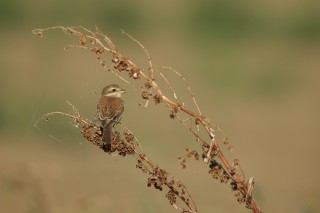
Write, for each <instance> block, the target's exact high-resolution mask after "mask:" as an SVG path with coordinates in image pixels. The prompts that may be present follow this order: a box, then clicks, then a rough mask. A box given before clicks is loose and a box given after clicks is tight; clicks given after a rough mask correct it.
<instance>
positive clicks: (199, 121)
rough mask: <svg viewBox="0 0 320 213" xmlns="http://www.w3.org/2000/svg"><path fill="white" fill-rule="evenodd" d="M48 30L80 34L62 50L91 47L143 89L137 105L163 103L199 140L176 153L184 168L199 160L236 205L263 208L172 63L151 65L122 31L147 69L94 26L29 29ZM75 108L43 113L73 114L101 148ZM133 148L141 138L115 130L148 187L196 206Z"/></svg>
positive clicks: (118, 144)
mask: <svg viewBox="0 0 320 213" xmlns="http://www.w3.org/2000/svg"><path fill="white" fill-rule="evenodd" d="M50 30H61V31H63V32H65V33H66V34H68V35H72V36H75V37H76V38H78V41H77V43H76V44H73V45H67V46H66V47H65V49H67V48H70V47H73V48H82V49H86V50H89V51H92V52H93V53H94V54H95V56H96V58H97V59H98V60H99V61H100V63H101V65H102V67H103V68H104V69H105V70H107V71H110V72H112V73H113V74H114V75H116V76H117V77H119V78H120V79H121V80H123V81H124V82H125V83H128V84H129V85H131V86H132V87H134V88H135V89H138V91H140V92H141V97H142V99H143V100H145V102H146V103H145V104H144V105H142V104H140V105H141V106H143V107H148V104H149V102H150V100H153V101H154V103H155V104H165V105H167V106H168V108H169V117H170V118H172V119H176V120H177V121H178V123H180V124H181V125H182V126H183V127H185V128H186V129H187V130H188V131H190V132H191V133H192V135H193V136H194V137H195V139H196V141H197V142H200V143H199V144H200V151H195V150H193V151H191V150H186V154H185V156H184V157H181V158H179V159H180V161H181V165H182V167H183V168H186V161H187V159H190V158H194V159H195V160H200V159H202V161H203V162H204V163H205V164H207V165H208V173H209V174H210V175H211V176H212V178H213V179H217V180H219V181H220V182H221V183H224V184H227V185H229V186H230V188H231V189H232V191H234V195H235V197H236V199H237V201H238V202H239V203H240V204H245V206H246V207H247V208H249V209H251V210H252V211H253V212H255V213H257V212H261V210H260V209H259V208H258V207H257V204H256V201H255V200H254V199H253V197H252V193H253V189H254V178H253V177H251V178H249V179H246V178H245V176H244V173H243V171H242V169H241V167H240V163H239V160H238V159H237V158H236V157H234V159H233V160H232V161H230V160H229V159H227V158H226V157H225V155H224V153H223V151H222V150H221V148H220V146H219V144H223V145H225V146H226V147H227V150H229V151H230V152H231V153H232V154H234V152H233V148H232V146H231V144H230V143H229V141H228V138H227V137H225V135H224V133H223V132H222V131H221V130H220V129H219V128H218V127H217V126H215V125H213V124H212V123H211V122H210V121H209V119H208V118H207V117H206V116H204V115H203V114H202V113H201V111H200V108H199V106H198V104H197V102H196V99H195V96H194V95H193V93H192V90H191V88H190V86H189V83H188V81H187V80H186V79H185V78H184V76H183V75H181V74H180V73H179V72H177V71H176V70H174V69H172V68H170V67H154V66H153V64H152V61H151V57H150V55H149V53H148V52H147V50H146V49H145V48H144V47H143V45H142V44H141V43H139V42H138V41H137V40H136V39H134V38H133V37H132V36H131V35H129V34H127V33H126V32H124V31H123V33H124V34H125V35H127V36H128V37H129V38H130V39H132V40H133V41H134V42H136V43H137V44H138V45H139V46H140V47H141V48H142V49H143V50H144V51H145V53H146V55H147V58H148V62H149V67H148V68H147V69H146V71H145V70H143V69H141V68H139V67H138V66H136V65H135V64H134V63H133V62H132V61H131V60H129V59H128V58H127V57H125V56H123V55H122V54H121V53H120V52H119V51H118V50H117V49H116V47H115V45H114V44H113V43H112V41H111V40H110V39H109V38H108V37H107V36H106V35H105V34H104V33H102V32H101V31H100V30H99V29H98V28H96V29H95V31H94V32H93V31H90V30H88V29H86V28H84V27H81V26H79V27H62V26H55V27H49V28H44V29H35V30H33V33H34V34H37V35H39V36H41V37H42V36H43V34H44V33H45V32H46V31H50ZM107 56H111V59H109V61H108V60H107ZM107 65H111V66H112V69H111V68H108V66H107ZM163 70H166V71H170V72H172V73H173V74H175V75H176V76H177V77H178V78H179V79H181V80H182V81H183V83H184V84H185V85H186V90H187V92H188V93H189V94H190V97H191V100H192V101H193V103H194V106H195V108H196V110H197V111H196V112H194V111H192V110H190V109H189V108H187V107H186V106H185V105H184V103H183V102H182V101H181V100H179V99H178V97H177V94H176V92H175V90H174V87H173V86H172V83H170V81H169V80H168V78H167V77H166V75H164V73H163ZM125 73H127V76H128V77H127V78H125V77H123V76H124V74H125ZM155 76H157V77H160V79H162V80H163V82H165V85H166V86H167V88H168V89H169V91H171V93H172V94H165V93H164V92H163V88H161V87H160V86H159V82H158V81H156V78H155ZM127 79H128V80H127ZM73 109H74V112H75V115H70V114H66V113H63V112H52V113H47V114H46V115H45V117H46V118H48V117H49V116H51V115H53V114H62V115H64V116H67V117H71V118H73V120H74V122H76V123H77V125H78V126H80V128H81V132H82V134H83V137H84V138H85V139H86V140H87V141H89V142H91V143H93V144H94V145H97V146H98V147H100V148H101V149H104V144H103V143H102V142H101V128H100V127H99V126H97V125H96V124H94V123H92V122H91V121H89V120H87V119H84V118H82V117H81V116H80V114H79V113H78V112H77V110H76V109H75V107H73ZM182 116H184V117H187V119H184V118H182ZM201 130H204V132H205V133H206V134H205V136H203V135H201V134H200V131H201ZM217 134H220V135H222V136H223V137H224V139H223V140H222V141H220V140H218V139H216V138H217V137H216V136H217ZM137 147H139V143H138V142H137V140H136V138H135V136H134V134H133V133H132V132H131V131H129V130H128V129H127V128H125V131H123V132H122V133H120V132H115V133H113V138H112V147H111V151H110V153H118V154H119V155H122V156H126V155H133V156H134V157H135V158H136V159H137V165H136V167H137V168H138V169H140V170H141V171H142V172H143V173H146V174H147V175H148V179H147V186H148V187H154V188H155V189H158V190H160V191H161V190H163V189H164V188H166V190H168V191H167V193H166V198H167V199H168V200H169V202H170V204H171V205H172V206H173V207H174V208H175V209H177V210H179V211H180V212H197V208H196V205H195V203H194V201H193V200H192V198H191V195H190V194H189V193H188V191H187V189H186V186H185V185H184V184H182V183H181V182H180V181H178V180H176V179H174V178H172V177H169V174H168V172H167V171H166V170H164V169H162V168H160V167H159V166H157V165H155V164H154V163H153V162H152V161H151V160H150V158H148V157H147V155H146V154H145V153H143V152H142V151H138V149H137ZM177 199H180V200H181V201H182V203H184V205H185V207H184V208H182V207H179V206H178V205H177Z"/></svg>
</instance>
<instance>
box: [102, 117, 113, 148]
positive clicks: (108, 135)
mask: <svg viewBox="0 0 320 213" xmlns="http://www.w3.org/2000/svg"><path fill="white" fill-rule="evenodd" d="M111 139H112V123H111V122H110V123H109V124H108V125H106V126H105V127H103V131H102V142H103V143H104V145H103V150H104V151H105V152H110V151H111Z"/></svg>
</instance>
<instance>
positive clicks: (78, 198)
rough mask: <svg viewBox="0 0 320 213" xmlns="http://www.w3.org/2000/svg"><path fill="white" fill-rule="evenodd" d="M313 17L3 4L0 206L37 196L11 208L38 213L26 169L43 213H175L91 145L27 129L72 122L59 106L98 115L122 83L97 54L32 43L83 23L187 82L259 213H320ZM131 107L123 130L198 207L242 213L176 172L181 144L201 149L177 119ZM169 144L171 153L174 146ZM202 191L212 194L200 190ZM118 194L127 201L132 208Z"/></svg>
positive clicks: (66, 129)
mask: <svg viewBox="0 0 320 213" xmlns="http://www.w3.org/2000/svg"><path fill="white" fill-rule="evenodd" d="M319 9H320V4H319V2H318V1H314V0H307V1H294V0H289V1H287V0H282V1H275V0H272V1H268V2H255V1H249V0H246V1H241V2H238V1H232V0H226V1H201V2H200V1H199V2H195V1H174V2H172V1H168V0H167V1H161V2H150V1H135V2H133V1H129V0H127V1H121V2H119V1H110V0H109V1H102V0H99V1H98V0H97V1H90V2H89V1H83V0H81V1H62V0H59V1H38V0H31V1H28V2H26V1H21V0H20V1H19V0H16V1H8V0H3V1H1V2H0V23H1V25H2V28H1V29H0V38H1V39H0V45H1V52H0V54H1V57H0V69H1V72H0V85H1V88H0V98H1V105H0V133H1V135H0V158H1V159H0V162H1V164H0V169H1V172H0V187H1V190H0V198H3V197H6V194H9V196H7V197H6V200H10V202H7V203H9V204H7V205H5V209H4V210H5V211H7V212H10V211H11V212H12V211H14V210H13V209H15V203H16V200H23V199H24V198H26V197H29V198H30V197H31V198H30V199H31V200H29V201H28V200H27V201H26V203H27V204H26V206H24V207H23V208H21V209H19V210H17V212H29V211H31V210H32V211H33V212H41V208H38V209H37V205H36V204H35V203H34V202H36V201H32V199H33V197H32V196H30V194H28V193H27V194H24V192H23V193H20V191H19V190H20V189H21V190H22V188H23V187H22V188H20V189H19V187H18V188H14V183H16V182H15V181H17V180H18V182H19V181H20V182H22V183H23V184H25V183H24V182H23V181H24V176H23V175H21V174H20V173H19V172H20V170H21V169H20V168H21V167H22V168H26V169H22V170H23V171H25V170H26V172H27V173H28V175H29V177H30V176H31V181H34V182H39V184H40V185H43V188H42V189H41V192H37V191H35V193H36V194H37V193H43V194H44V195H43V196H44V197H45V198H46V199H47V200H46V201H45V202H46V205H47V207H48V209H49V210H48V211H49V212H79V211H82V212H90V211H92V210H96V212H100V211H104V210H105V209H109V210H110V209H111V210H113V211H122V212H149V211H153V212H156V211H157V212H168V211H169V212H170V211H172V212H174V210H172V209H171V207H170V206H169V205H168V204H167V202H166V201H165V199H163V196H164V195H162V194H160V193H158V192H156V191H154V190H151V189H149V188H146V187H145V185H146V184H145V182H144V178H145V177H144V176H143V175H141V174H139V173H138V171H136V170H135V169H134V162H132V160H131V159H127V158H126V159H122V158H118V157H117V158H116V160H115V159H114V158H111V159H110V158H106V156H105V155H104V154H103V153H101V152H99V151H98V150H96V149H95V148H94V147H92V146H91V145H89V144H82V145H79V144H81V142H83V141H82V139H81V136H80V135H79V134H78V130H77V129H75V128H73V127H72V126H71V125H70V122H69V121H66V119H62V118H59V117H57V118H55V119H53V120H52V121H50V122H49V123H44V122H41V123H40V130H38V129H36V128H34V126H33V124H34V123H35V121H36V120H38V119H39V118H40V116H41V115H42V114H44V113H46V112H50V111H66V112H70V111H71V109H70V107H69V106H68V105H67V104H66V100H69V101H71V102H72V103H73V104H74V105H75V106H77V107H78V110H79V111H80V113H81V114H83V115H85V116H86V117H88V118H93V116H94V114H95V107H96V106H95V104H96V101H97V99H98V97H99V95H98V94H99V93H100V89H101V88H102V87H103V86H104V85H106V84H109V83H113V82H115V83H119V84H121V85H123V87H127V85H124V84H123V82H121V81H119V80H118V79H116V78H115V77H113V76H111V75H110V74H109V73H105V72H103V71H102V70H101V68H100V66H99V65H98V63H96V61H95V58H94V57H93V56H92V55H91V54H89V53H87V52H84V51H81V50H69V51H67V52H65V51H63V46H64V45H65V44H68V42H69V41H70V40H71V37H68V36H65V35H63V34H62V33H58V32H55V33H53V32H52V33H50V34H47V35H45V37H44V38H43V39H39V38H38V37H36V36H34V35H32V34H31V30H32V29H34V28H41V27H47V26H52V25H73V26H77V25H84V26H86V27H88V28H91V29H93V28H94V27H95V26H98V27H99V28H100V29H102V30H103V31H104V32H106V33H107V35H109V36H110V37H111V39H112V40H113V41H114V42H115V43H116V45H117V47H118V49H119V50H120V51H121V52H123V53H124V54H125V55H127V56H129V57H130V58H132V60H133V61H135V62H137V63H138V64H139V65H141V66H142V67H146V57H145V55H144V54H143V51H141V50H140V49H139V47H137V46H136V45H135V44H134V43H133V42H131V41H130V40H129V39H127V38H126V37H125V36H123V35H122V34H121V33H120V29H125V30H126V31H127V32H129V33H131V34H132V35H134V36H135V37H136V38H137V39H138V40H139V41H141V42H142V43H143V44H144V45H145V46H146V47H147V49H148V50H149V52H150V53H151V56H152V58H153V60H154V63H155V64H157V65H170V66H172V67H174V68H176V69H177V70H179V71H180V72H181V73H182V74H183V75H184V76H186V78H187V79H188V80H189V82H190V84H191V86H192V88H193V89H194V92H195V94H196V97H197V98H198V100H199V104H200V107H201V108H202V111H203V112H204V113H205V114H206V115H208V117H209V118H210V119H211V120H212V121H213V122H215V123H217V124H219V126H220V127H221V128H222V129H223V130H224V131H225V132H226V133H227V135H228V136H229V137H230V138H231V141H232V143H233V145H234V146H235V150H236V153H237V154H238V157H239V159H240V162H242V166H243V167H244V170H245V172H246V173H247V175H248V176H255V177H256V178H257V184H256V187H257V191H256V193H257V194H256V195H257V199H258V203H259V205H260V206H261V207H262V209H263V210H264V211H268V212H280V211H281V212H317V211H319V204H318V202H317V201H318V200H319V197H320V195H319V193H318V191H319V187H318V184H316V183H317V180H318V178H319V176H320V173H319V172H315V173H313V172H312V175H311V174H310V171H314V168H317V165H316V162H317V161H318V160H319V158H318V155H317V150H318V149H319V144H318V143H317V141H318V138H319V133H318V132H319V127H318V126H319V125H318V120H319V119H320V113H319V107H320V100H319V97H318V96H319V91H320V85H319V83H318V79H319V77H320V75H319V72H318V71H319V68H320V65H319V56H320V15H319ZM182 85H183V84H181V85H180V83H179V84H177V87H178V88H177V91H178V94H181V96H182V97H188V96H187V95H186V94H183V91H184V89H183V88H182ZM125 89H127V90H128V91H130V88H129V87H127V88H125ZM139 97H140V94H136V93H133V92H129V93H128V94H126V96H125V101H126V111H125V114H124V118H123V121H124V122H125V123H126V124H127V125H128V126H129V127H130V128H131V129H132V130H133V131H134V132H135V133H136V134H137V136H138V138H139V139H140V140H141V142H142V143H143V147H144V149H145V151H146V153H147V154H149V155H150V156H151V157H153V159H154V161H155V162H157V163H159V165H161V166H163V167H165V168H168V170H169V172H170V173H171V174H173V175H175V176H177V177H179V178H180V177H181V178H182V179H184V180H185V181H186V182H187V185H188V186H190V187H189V190H190V191H191V193H192V194H194V199H195V200H196V202H198V207H199V210H201V212H208V211H211V210H212V209H213V208H214V209H216V210H217V211H218V212H231V211H237V212H248V211H247V210H246V209H245V208H242V207H240V206H238V205H237V204H236V202H235V201H234V199H233V197H232V195H231V192H229V191H228V189H226V187H225V186H223V185H221V184H218V183H216V182H215V181H211V180H210V179H209V178H208V177H206V172H205V170H204V169H203V168H202V167H201V165H199V164H196V163H194V164H193V163H192V164H191V165H192V166H191V169H190V170H191V171H180V170H179V169H178V167H179V166H178V163H176V164H173V163H172V161H173V160H174V159H175V158H176V157H177V155H181V154H182V153H183V150H184V148H186V147H189V148H191V149H197V148H198V147H197V145H196V144H194V143H193V139H190V135H188V134H186V133H185V131H184V130H183V129H182V128H178V127H176V126H177V125H176V123H175V121H170V120H166V119H163V118H165V117H166V116H167V113H166V111H165V110H166V108H165V107H161V106H156V107H153V106H152V107H151V109H149V110H148V111H144V110H142V109H141V108H139V107H138V106H137V102H138V101H137V100H139ZM186 103H187V104H189V103H188V102H186ZM158 108H162V109H163V111H161V112H160V111H159V110H158ZM145 118H148V119H145ZM154 121H157V122H154ZM147 127H152V128H147ZM159 129H161V131H159ZM50 135H52V136H54V137H56V138H58V140H56V139H53V138H52V137H51V136H50ZM166 144H175V145H174V146H172V147H171V148H170V150H168V147H167V146H168V145H166ZM297 158H298V160H297ZM200 168H202V169H200ZM297 170H298V171H297ZM87 171H90V172H89V173H88V172H87ZM306 174H308V175H306ZM309 174H310V175H309ZM83 176H84V177H85V178H83ZM128 176H130V179H129V180H128ZM75 179H76V182H74V180H75ZM97 179H99V181H98V180H97ZM28 180H30V179H28ZM20 182H19V183H20ZM110 182H111V183H110ZM26 185H27V186H29V185H28V183H27V184H26ZM31 185H32V184H31ZM12 186H13V187H12ZM23 186H24V185H23ZM82 187H83V188H84V189H82ZM209 187H211V188H212V192H211V191H210V192H207V191H206V192H205V193H204V191H203V190H205V189H208V188H209ZM40 188H41V187H40ZM22 191H23V190H22ZM31 191H32V187H31ZM206 193H208V194H207V195H206V196H204V194H206ZM118 197H126V198H127V200H129V201H128V208H126V209H123V208H124V207H123V205H122V204H121V201H122V200H121V199H118ZM34 199H36V198H34ZM1 200H2V199H0V205H1V206H4V205H2V204H3V203H2V201H1ZM213 201H215V202H213ZM28 202H30V203H29V204H28ZM28 205H29V207H28ZM155 209H157V210H155Z"/></svg>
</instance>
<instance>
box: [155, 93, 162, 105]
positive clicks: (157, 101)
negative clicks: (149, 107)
mask: <svg viewBox="0 0 320 213" xmlns="http://www.w3.org/2000/svg"><path fill="white" fill-rule="evenodd" d="M153 99H154V102H155V104H159V103H160V102H161V101H162V98H161V96H160V95H154V96H153Z"/></svg>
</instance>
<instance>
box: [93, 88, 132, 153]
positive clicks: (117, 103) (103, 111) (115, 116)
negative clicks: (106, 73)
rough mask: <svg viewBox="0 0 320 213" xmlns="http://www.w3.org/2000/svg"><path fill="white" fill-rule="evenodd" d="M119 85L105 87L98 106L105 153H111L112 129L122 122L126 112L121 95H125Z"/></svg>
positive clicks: (98, 118)
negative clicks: (123, 114)
mask: <svg viewBox="0 0 320 213" xmlns="http://www.w3.org/2000/svg"><path fill="white" fill-rule="evenodd" d="M125 92H126V91H125V90H124V89H121V88H120V87H119V86H118V85H117V84H110V85H108V86H105V87H104V88H103V89H102V92H101V98H100V99H99V102H98V105H97V115H96V119H97V120H99V121H100V122H101V128H102V142H103V143H104V147H103V149H104V151H106V152H110V151H111V140H112V127H113V126H114V125H116V124H117V123H119V122H120V120H121V116H122V113H123V111H124V102H123V100H122V98H121V95H122V94H123V93H125Z"/></svg>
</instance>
